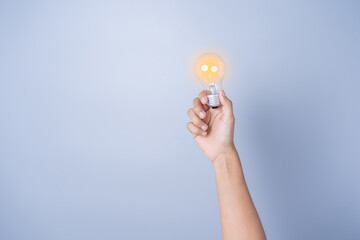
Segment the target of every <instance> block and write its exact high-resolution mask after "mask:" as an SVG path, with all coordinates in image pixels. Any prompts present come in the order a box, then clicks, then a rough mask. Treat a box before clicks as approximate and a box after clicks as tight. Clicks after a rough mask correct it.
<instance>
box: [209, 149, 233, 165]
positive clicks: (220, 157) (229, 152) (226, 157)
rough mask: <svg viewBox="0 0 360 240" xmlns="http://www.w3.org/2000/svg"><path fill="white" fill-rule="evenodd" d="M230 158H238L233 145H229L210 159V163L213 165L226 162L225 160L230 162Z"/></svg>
mask: <svg viewBox="0 0 360 240" xmlns="http://www.w3.org/2000/svg"><path fill="white" fill-rule="evenodd" d="M232 160H236V161H239V160H240V159H239V155H238V152H237V150H236V148H235V146H234V145H233V146H231V147H230V148H229V149H227V150H226V151H224V152H222V153H220V154H219V155H217V156H216V158H215V159H213V160H212V161H211V163H212V164H213V166H214V167H215V166H216V165H218V164H223V163H227V162H230V161H232Z"/></svg>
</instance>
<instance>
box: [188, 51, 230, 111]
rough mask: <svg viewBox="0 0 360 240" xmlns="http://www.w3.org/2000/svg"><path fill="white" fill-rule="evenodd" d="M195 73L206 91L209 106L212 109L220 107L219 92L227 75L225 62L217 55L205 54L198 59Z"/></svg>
mask: <svg viewBox="0 0 360 240" xmlns="http://www.w3.org/2000/svg"><path fill="white" fill-rule="evenodd" d="M195 73H196V76H197V77H198V79H199V80H200V82H201V84H202V85H203V87H204V89H205V93H206V96H207V97H208V99H209V101H208V105H209V106H210V107H212V108H217V107H218V106H220V101H219V92H220V90H221V83H222V79H223V77H224V74H225V62H224V60H223V59H222V58H221V57H220V56H218V55H217V54H215V53H205V54H203V55H201V56H200V57H199V58H198V59H197V61H196V63H195Z"/></svg>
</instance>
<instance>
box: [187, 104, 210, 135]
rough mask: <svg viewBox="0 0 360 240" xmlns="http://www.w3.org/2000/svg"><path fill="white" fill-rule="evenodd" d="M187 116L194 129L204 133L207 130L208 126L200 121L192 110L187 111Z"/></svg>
mask: <svg viewBox="0 0 360 240" xmlns="http://www.w3.org/2000/svg"><path fill="white" fill-rule="evenodd" d="M188 115H189V118H190V120H191V121H192V123H193V124H194V125H195V126H196V127H198V128H201V129H202V130H203V131H206V130H207V129H208V125H207V124H206V123H205V122H204V121H203V120H202V119H200V117H199V116H198V115H197V114H196V113H195V111H194V109H193V108H190V109H189V111H188Z"/></svg>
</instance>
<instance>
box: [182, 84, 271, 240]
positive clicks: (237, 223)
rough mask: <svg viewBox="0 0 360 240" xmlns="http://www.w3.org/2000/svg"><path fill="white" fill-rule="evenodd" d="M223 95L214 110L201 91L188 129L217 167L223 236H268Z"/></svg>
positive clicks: (249, 237) (229, 109)
mask: <svg viewBox="0 0 360 240" xmlns="http://www.w3.org/2000/svg"><path fill="white" fill-rule="evenodd" d="M219 98H220V102H221V104H222V106H220V107H219V108H217V109H211V108H209V107H208V106H207V105H206V103H207V97H206V95H205V93H204V92H202V93H200V94H199V98H195V99H194V102H193V108H191V109H189V111H188V115H189V117H190V119H191V121H192V122H190V123H188V129H189V131H190V132H191V133H192V135H193V137H194V139H195V141H196V143H197V144H198V145H199V147H200V148H201V150H202V151H203V152H204V153H205V155H206V156H207V157H208V158H209V159H210V161H211V162H212V164H213V166H214V170H215V176H216V185H217V190H218V199H219V205H220V219H221V229H222V235H223V239H224V240H232V239H237V240H238V239H247V240H252V239H266V236H265V233H264V230H263V227H262V224H261V221H260V218H259V216H258V214H257V211H256V209H255V206H254V204H253V202H252V200H251V196H250V193H249V190H248V188H247V186H246V182H245V178H244V174H243V171H242V167H241V162H240V158H239V155H238V153H237V151H236V149H235V146H234V142H233V136H234V124H235V119H234V115H233V108H232V103H231V101H230V100H229V99H228V98H227V97H226V96H225V93H224V91H221V93H220V94H219Z"/></svg>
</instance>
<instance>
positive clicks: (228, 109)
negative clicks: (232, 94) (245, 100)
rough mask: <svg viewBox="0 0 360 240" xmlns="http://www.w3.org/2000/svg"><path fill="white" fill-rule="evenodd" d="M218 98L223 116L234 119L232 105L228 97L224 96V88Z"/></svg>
mask: <svg viewBox="0 0 360 240" xmlns="http://www.w3.org/2000/svg"><path fill="white" fill-rule="evenodd" d="M219 99H220V103H221V105H222V111H223V113H224V116H227V117H228V119H229V120H233V119H234V114H233V105H232V102H231V101H230V99H228V98H227V97H226V95H225V92H224V90H221V91H220V93H219Z"/></svg>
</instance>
